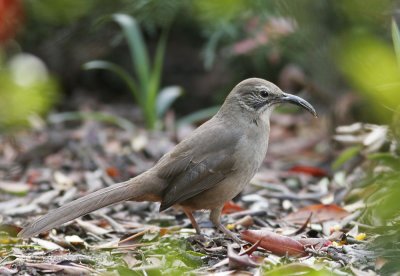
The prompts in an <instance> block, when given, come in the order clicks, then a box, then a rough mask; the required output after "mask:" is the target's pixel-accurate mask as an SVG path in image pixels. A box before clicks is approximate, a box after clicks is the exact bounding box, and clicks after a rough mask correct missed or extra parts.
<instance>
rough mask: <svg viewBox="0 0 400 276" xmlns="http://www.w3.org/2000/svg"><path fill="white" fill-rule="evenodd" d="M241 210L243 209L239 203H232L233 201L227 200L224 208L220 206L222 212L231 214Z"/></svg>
mask: <svg viewBox="0 0 400 276" xmlns="http://www.w3.org/2000/svg"><path fill="white" fill-rule="evenodd" d="M243 210H244V209H243V208H242V207H241V206H240V205H238V204H236V203H234V202H233V201H227V202H225V204H224V208H222V214H232V213H236V212H240V211H243Z"/></svg>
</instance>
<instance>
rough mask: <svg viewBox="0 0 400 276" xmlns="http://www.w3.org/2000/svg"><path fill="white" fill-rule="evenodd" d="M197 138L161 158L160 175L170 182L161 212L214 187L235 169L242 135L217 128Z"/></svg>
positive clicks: (165, 191)
mask: <svg viewBox="0 0 400 276" xmlns="http://www.w3.org/2000/svg"><path fill="white" fill-rule="evenodd" d="M217 127H218V126H217ZM209 133H211V134H213V135H210V134H209ZM218 133H221V135H216V134H218ZM224 133H228V134H229V135H228V134H227V135H224ZM199 134H200V135H199ZM195 138H196V141H194V140H191V139H189V140H188V141H187V143H183V144H182V146H181V147H180V148H176V149H175V150H174V151H173V152H172V153H171V154H169V155H168V156H165V157H164V158H163V159H164V160H160V164H159V169H158V176H159V177H161V178H163V179H166V180H167V181H168V183H169V184H168V186H167V188H166V189H165V190H164V193H163V198H162V202H161V206H160V210H161V211H162V210H165V209H167V208H169V207H171V206H172V205H174V204H177V203H180V202H182V201H185V200H187V199H189V198H191V197H193V196H195V195H197V194H199V193H201V192H203V191H205V190H208V189H210V188H212V187H215V185H217V184H218V183H219V182H221V181H222V180H223V179H225V177H226V175H227V174H228V173H230V172H231V171H232V170H234V166H235V156H234V151H235V146H236V144H237V142H238V140H239V135H235V133H234V132H225V131H223V129H221V131H218V129H217V131H215V132H209V131H207V132H204V133H197V135H196V137H195ZM185 144H187V145H192V146H191V147H188V146H185Z"/></svg>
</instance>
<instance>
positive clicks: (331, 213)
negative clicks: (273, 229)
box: [283, 204, 350, 224]
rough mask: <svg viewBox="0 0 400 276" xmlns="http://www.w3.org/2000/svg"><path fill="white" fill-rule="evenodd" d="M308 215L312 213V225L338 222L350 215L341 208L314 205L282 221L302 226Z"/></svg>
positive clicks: (333, 205)
mask: <svg viewBox="0 0 400 276" xmlns="http://www.w3.org/2000/svg"><path fill="white" fill-rule="evenodd" d="M310 213H312V217H311V222H312V223H321V222H324V221H329V220H335V221H338V220H341V219H342V218H344V217H346V216H348V215H349V214H350V213H349V212H347V211H346V210H344V209H343V208H342V207H340V206H337V205H335V204H329V205H324V204H316V205H310V206H306V207H304V208H301V209H299V210H298V211H296V212H293V213H290V214H289V215H287V216H286V217H284V218H283V220H285V221H288V222H291V223H295V224H303V223H304V221H305V220H307V218H308V217H309V216H310Z"/></svg>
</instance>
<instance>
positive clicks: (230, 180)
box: [19, 78, 316, 241]
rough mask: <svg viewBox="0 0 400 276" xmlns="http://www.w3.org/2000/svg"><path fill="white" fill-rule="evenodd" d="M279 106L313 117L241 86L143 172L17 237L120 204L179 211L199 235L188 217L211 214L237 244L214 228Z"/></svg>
mask: <svg viewBox="0 0 400 276" xmlns="http://www.w3.org/2000/svg"><path fill="white" fill-rule="evenodd" d="M284 102H290V103H293V104H296V105H299V106H301V107H303V108H305V109H307V110H308V111H309V112H311V113H312V114H313V115H315V116H316V112H315V110H314V108H313V107H312V106H311V105H310V104H309V103H308V102H306V101H305V100H303V99H301V98H299V97H297V96H293V95H290V94H287V93H283V92H282V91H281V90H280V89H279V88H278V87H277V86H276V85H274V84H273V83H270V82H268V81H266V80H263V79H257V78H251V79H247V80H244V81H242V82H241V83H239V84H238V85H237V86H236V87H234V88H233V90H232V91H231V92H230V94H229V95H228V97H227V98H226V100H225V102H224V104H223V105H222V107H221V109H220V110H219V111H218V113H217V114H216V115H215V116H214V117H213V118H211V119H210V120H209V121H207V122H206V123H204V124H203V125H201V126H200V127H199V128H197V129H196V130H195V131H194V132H193V133H192V134H191V135H190V136H189V137H188V138H187V139H185V140H183V141H182V142H181V143H179V144H178V145H176V147H175V148H174V149H173V150H172V151H171V152H169V153H167V154H165V155H164V156H163V157H162V158H161V159H160V160H159V162H158V163H157V164H156V165H155V166H154V167H153V168H151V169H150V170H148V171H147V172H145V173H143V174H141V175H139V176H137V177H135V178H132V179H130V180H128V181H126V182H123V183H118V184H115V185H112V186H111V187H108V188H105V189H101V190H99V191H96V192H94V193H91V194H89V195H86V196H84V197H82V198H80V199H77V200H75V201H72V202H70V203H68V204H66V205H64V206H61V207H60V208H58V209H55V210H53V211H50V212H49V213H48V214H46V215H44V216H42V217H40V218H39V219H37V220H36V221H34V222H32V223H31V224H30V225H28V226H27V227H25V228H24V229H23V230H22V231H21V232H20V233H19V236H21V237H30V236H33V235H36V234H38V233H41V232H43V231H47V230H50V229H52V228H54V227H56V226H58V225H61V224H62V223H65V222H67V221H70V220H72V219H75V218H77V217H80V216H82V215H84V214H87V213H90V212H92V211H94V210H97V209H100V208H102V207H105V206H108V205H111V204H115V203H119V202H123V201H126V200H134V201H160V202H161V206H160V211H162V210H165V209H167V208H169V207H171V206H179V207H181V208H182V209H183V211H184V212H185V213H186V215H187V216H188V217H189V219H190V221H191V222H192V225H193V227H194V228H195V229H196V231H197V232H198V233H199V232H200V229H199V226H198V225H197V223H196V221H195V219H194V217H193V215H192V212H193V211H195V210H201V209H208V210H211V213H210V219H211V221H212V222H213V223H214V225H215V226H216V227H217V228H218V229H219V230H221V231H222V232H224V233H225V234H227V235H229V236H230V237H232V238H233V239H234V240H236V241H238V238H237V237H236V236H235V235H233V234H232V233H231V232H230V231H229V230H227V229H226V228H225V227H224V226H223V225H222V224H221V222H220V216H221V210H222V207H223V204H224V203H225V202H226V201H228V200H231V199H232V198H233V197H235V196H236V195H237V194H238V193H239V192H240V191H242V189H243V188H244V187H245V186H246V185H247V184H248V183H249V181H250V179H251V178H252V177H253V176H254V174H255V173H256V171H257V169H258V168H259V167H260V165H261V163H262V160H263V159H264V157H265V154H266V152H267V147H268V136H269V117H270V114H271V112H272V111H273V108H274V107H275V106H276V105H277V104H279V103H284Z"/></svg>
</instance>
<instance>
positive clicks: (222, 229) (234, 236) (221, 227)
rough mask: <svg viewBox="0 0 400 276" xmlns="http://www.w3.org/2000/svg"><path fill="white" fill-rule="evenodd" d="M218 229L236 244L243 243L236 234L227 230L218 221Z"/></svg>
mask: <svg viewBox="0 0 400 276" xmlns="http://www.w3.org/2000/svg"><path fill="white" fill-rule="evenodd" d="M217 228H218V230H220V231H221V232H223V233H224V234H225V235H227V236H228V237H230V238H231V239H232V240H234V241H235V242H236V243H237V244H239V245H240V244H242V243H244V242H243V241H242V240H241V239H240V238H239V237H238V236H236V234H235V233H233V232H232V231H229V230H228V229H227V228H226V227H225V226H223V225H222V224H221V223H219V224H218V225H217Z"/></svg>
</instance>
